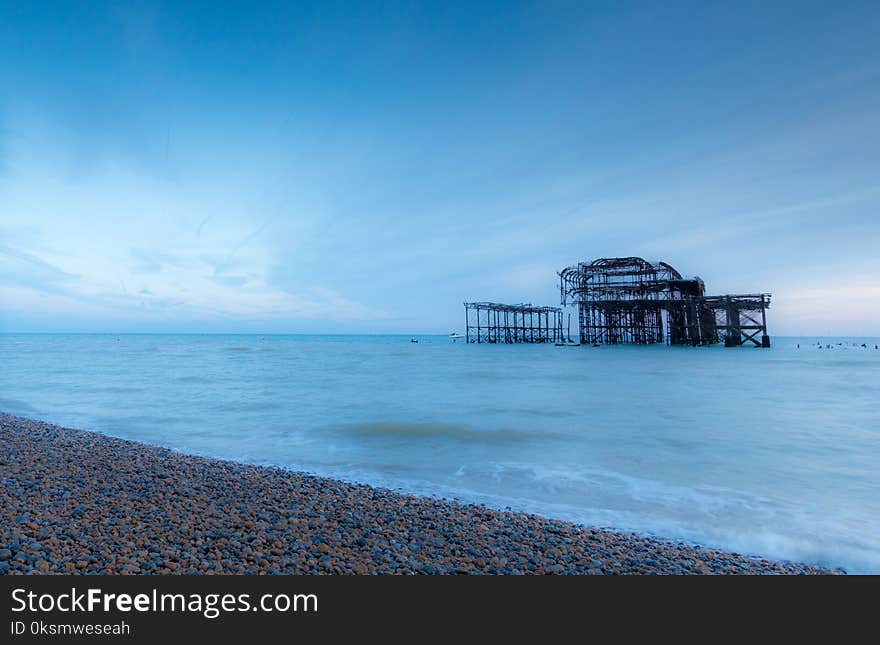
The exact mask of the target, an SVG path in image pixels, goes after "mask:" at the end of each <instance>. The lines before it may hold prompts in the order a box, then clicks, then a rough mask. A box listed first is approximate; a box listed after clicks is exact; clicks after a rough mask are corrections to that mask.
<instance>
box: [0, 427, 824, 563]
mask: <svg viewBox="0 0 880 645" xmlns="http://www.w3.org/2000/svg"><path fill="white" fill-rule="evenodd" d="M0 480H2V483H3V486H2V488H0V573H7V574H31V573H46V574H51V573H95V574H99V573H108V574H183V573H195V574H220V573H223V574H230V573H231V574H288V573H304V574H324V573H343V574H368V573H369V574H374V573H376V574H447V573H449V574H456V573H462V574H482V573H485V574H593V575H595V574H652V573H655V574H700V573H702V574H709V573H718V574H728V573H734V574H765V573H769V574H820V573H829V571H828V570H826V569H821V568H818V567H814V566H810V565H806V564H799V563H793V562H774V561H768V560H762V559H756V558H749V557H745V556H743V555H739V554H733V553H726V552H723V551H718V550H711V549H703V548H696V547H693V546H689V545H685V544H680V543H676V542H672V541H665V540H661V539H656V538H650V537H644V536H639V535H634V534H629V533H618V532H614V531H607V530H600V529H594V528H589V527H583V526H578V525H575V524H571V523H568V522H563V521H558V520H551V519H547V518H543V517H540V516H537V515H530V514H525V513H515V512H509V511H500V510H493V509H489V508H486V507H483V506H478V505H470V504H462V503H458V502H454V501H448V500H440V499H433V498H423V497H415V496H411V495H403V494H400V493H396V492H393V491H389V490H385V489H379V488H372V487H370V486H366V485H358V484H349V483H345V482H340V481H336V480H333V479H327V478H323V477H316V476H312V475H307V474H302V473H296V472H290V471H287V470H284V469H280V468H268V467H262V466H249V465H244V464H239V463H236V462H231V461H221V460H216V459H206V458H203V457H196V456H192V455H186V454H182V453H178V452H174V451H171V450H167V449H164V448H157V447H154V446H149V445H145V444H140V443H136V442H132V441H125V440H121V439H115V438H112V437H106V436H104V435H100V434H97V433H93V432H87V431H83V430H73V429H69V428H62V427H59V426H55V425H51V424H47V423H43V422H40V421H33V420H29V419H23V418H20V417H15V416H12V415H8V414H4V413H0Z"/></svg>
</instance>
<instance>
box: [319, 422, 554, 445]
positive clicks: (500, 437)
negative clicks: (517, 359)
mask: <svg viewBox="0 0 880 645" xmlns="http://www.w3.org/2000/svg"><path fill="white" fill-rule="evenodd" d="M333 430H335V431H336V432H338V433H341V434H346V435H349V436H354V437H367V438H387V439H435V438H436V439H452V440H455V441H464V442H479V443H504V442H511V441H532V440H535V439H544V440H546V439H558V438H560V435H558V434H556V433H551V432H535V431H529V430H516V429H513V428H499V429H489V430H486V429H480V428H475V427H473V426H469V425H464V424H455V423H400V422H392V421H374V422H370V423H352V424H348V425H343V426H337V427H335V428H334V429H333Z"/></svg>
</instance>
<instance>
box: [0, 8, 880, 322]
mask: <svg viewBox="0 0 880 645" xmlns="http://www.w3.org/2000/svg"><path fill="white" fill-rule="evenodd" d="M709 4H712V5H715V4H718V5H720V4H722V3H703V2H693V3H677V2H673V3H653V2H644V3H627V2H613V3H612V2H595V3H584V2H579V3H562V2H559V3H557V2H553V3H518V2H504V3H497V4H492V3H489V2H484V3H413V2H407V3H392V4H389V5H387V6H385V7H377V6H373V5H371V4H360V5H357V6H355V5H354V4H353V3H328V2H322V3H278V4H274V3H259V2H242V3H232V2H225V3H202V4H200V3H178V2H174V3H161V2H134V3H123V2H120V3H106V4H105V3H70V4H66V3H61V2H53V3H27V2H18V3H9V2H5V3H0V81H2V83H0V330H6V331H108V332H126V331H143V332H146V331H169V332H170V331H208V332H232V331H242V332H264V333H269V332H320V331H328V332H403V333H409V332H444V333H445V332H449V331H452V330H454V329H460V328H461V327H462V326H463V310H462V306H461V303H462V301H463V300H473V299H479V300H499V301H508V302H521V301H531V302H535V303H540V304H556V303H557V301H558V290H557V286H556V271H557V270H559V269H560V268H562V267H563V266H566V265H569V264H572V263H575V262H577V261H579V260H586V259H591V258H595V257H603V256H617V255H641V256H643V257H646V258H648V259H653V260H665V261H667V262H669V263H671V264H672V265H674V266H676V267H677V268H678V269H679V270H680V271H681V272H682V273H683V274H686V275H699V276H701V277H702V278H703V279H704V280H705V281H706V284H707V286H708V289H709V290H710V291H711V292H713V293H729V292H741V291H747V292H748V291H755V290H765V291H771V292H773V294H774V304H773V308H772V309H771V311H770V314H769V323H770V332H771V334H777V335H778V334H787V335H788V334H795V335H797V334H808V335H813V334H854V335H857V334H873V335H880V322H878V321H880V252H878V249H880V221H878V204H880V51H878V48H880V45H878V39H877V34H878V33H880V3H876V2H865V3H834V4H831V3H826V2H820V3H811V2H796V3H763V2H756V3H748V2H740V3H725V4H726V6H711V7H709V6H706V5H709ZM770 5H772V6H770Z"/></svg>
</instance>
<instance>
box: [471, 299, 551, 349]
mask: <svg viewBox="0 0 880 645" xmlns="http://www.w3.org/2000/svg"><path fill="white" fill-rule="evenodd" d="M464 311H465V337H466V342H468V343H561V342H563V341H564V340H565V339H564V336H563V332H562V309H561V308H560V307H539V306H534V305H531V304H523V303H521V304H516V305H508V304H501V303H497V302H466V303H464Z"/></svg>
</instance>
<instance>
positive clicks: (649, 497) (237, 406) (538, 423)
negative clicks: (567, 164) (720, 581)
mask: <svg viewBox="0 0 880 645" xmlns="http://www.w3.org/2000/svg"><path fill="white" fill-rule="evenodd" d="M415 341H417V342H415ZM877 345H880V339H878V338H816V337H811V338H774V339H773V347H772V348H770V349H758V348H751V347H741V348H724V347H722V346H713V347H698V348H693V347H668V346H663V345H656V346H601V347H589V346H581V347H577V346H564V347H557V346H554V345H552V344H549V345H494V344H493V345H489V344H466V343H465V342H464V341H463V340H454V339H451V338H449V337H447V336H391V335H388V336H378V335H369V336H368V335H365V336H353V335H340V336H308V335H266V336H261V335H122V336H117V335H89V334H77V335H50V334H22V335H16V334H4V335H0V361H2V363H0V364H2V369H0V409H2V410H3V411H6V412H9V413H12V414H16V415H21V416H25V417H31V418H35V419H41V420H46V421H49V422H52V423H57V424H60V425H64V426H69V427H76V428H84V429H87V430H93V431H97V432H100V433H104V434H107V435H112V436H115V437H122V438H125V439H132V440H136V441H141V442H146V443H150V444H154V445H159V446H165V447H168V448H172V449H174V450H178V451H182V452H187V453H194V454H198V455H205V456H210V457H219V458H224V459H233V460H237V461H241V462H247V463H252V464H263V465H273V466H280V467H283V468H287V469H291V470H296V471H305V472H309V473H314V474H318V475H325V476H331V477H335V478H339V479H342V480H346V481H353V482H362V483H367V484H372V485H375V486H382V487H386V488H391V489H395V490H399V491H403V492H408V493H413V494H417V495H430V496H434V497H439V498H446V499H457V500H462V501H466V502H476V503H481V504H486V505H488V506H491V507H496V508H502V509H503V508H510V509H513V510H518V511H528V512H533V513H538V514H541V515H545V516H548V517H554V518H561V519H566V520H570V521H573V522H578V523H582V524H586V525H590V526H596V527H604V528H614V529H619V530H623V531H633V532H637V533H640V534H645V535H652V536H656V537H661V538H666V539H670V540H680V541H684V542H687V543H690V544H698V545H702V546H707V547H710V548H721V549H726V550H731V551H735V552H738V553H743V554H746V555H753V556H756V557H765V558H774V559H786V560H797V561H801V562H808V563H815V564H820V565H825V566H828V567H832V568H841V569H844V570H846V571H848V572H853V573H880V349H876V347H875V346H877Z"/></svg>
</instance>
